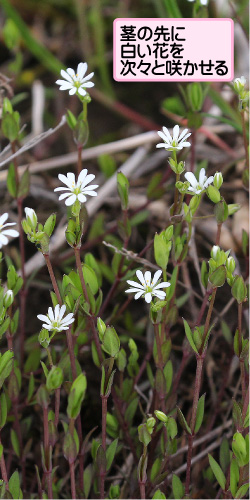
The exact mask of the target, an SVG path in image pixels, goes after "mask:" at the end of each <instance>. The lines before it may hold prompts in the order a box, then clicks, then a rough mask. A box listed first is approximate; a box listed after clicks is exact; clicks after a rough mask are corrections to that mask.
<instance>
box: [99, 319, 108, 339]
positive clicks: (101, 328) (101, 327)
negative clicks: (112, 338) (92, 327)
mask: <svg viewBox="0 0 250 500" xmlns="http://www.w3.org/2000/svg"><path fill="white" fill-rule="evenodd" d="M97 329H98V333H99V337H100V339H101V340H102V339H103V335H104V333H105V331H106V325H105V323H104V321H102V319H101V318H98V319H97Z"/></svg>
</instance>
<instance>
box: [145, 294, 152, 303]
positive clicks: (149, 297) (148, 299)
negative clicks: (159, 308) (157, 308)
mask: <svg viewBox="0 0 250 500" xmlns="http://www.w3.org/2000/svg"><path fill="white" fill-rule="evenodd" d="M145 300H146V302H147V303H148V304H150V302H151V300H152V294H151V293H150V292H149V293H146V295H145Z"/></svg>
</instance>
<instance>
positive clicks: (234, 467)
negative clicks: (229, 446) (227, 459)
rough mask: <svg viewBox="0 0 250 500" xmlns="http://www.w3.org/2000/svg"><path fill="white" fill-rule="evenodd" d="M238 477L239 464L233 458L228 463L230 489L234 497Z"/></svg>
mask: <svg viewBox="0 0 250 500" xmlns="http://www.w3.org/2000/svg"><path fill="white" fill-rule="evenodd" d="M239 477H240V472H239V466H238V464H237V462H236V459H235V458H233V459H232V462H231V465H230V490H231V493H232V495H233V497H235V494H236V491H237V488H238V482H239Z"/></svg>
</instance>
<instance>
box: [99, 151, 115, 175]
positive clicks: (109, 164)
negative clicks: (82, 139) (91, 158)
mask: <svg viewBox="0 0 250 500" xmlns="http://www.w3.org/2000/svg"><path fill="white" fill-rule="evenodd" d="M97 161H98V165H99V167H100V169H101V171H102V172H103V174H104V175H105V177H107V178H109V177H111V176H112V175H113V174H114V173H115V171H116V162H115V159H114V158H113V156H111V155H108V154H102V155H100V156H99V157H98V158H97Z"/></svg>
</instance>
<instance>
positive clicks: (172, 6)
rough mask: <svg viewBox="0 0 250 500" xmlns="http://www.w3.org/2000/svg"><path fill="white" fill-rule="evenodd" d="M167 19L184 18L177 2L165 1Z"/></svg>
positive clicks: (174, 0) (172, 0) (173, 0)
mask: <svg viewBox="0 0 250 500" xmlns="http://www.w3.org/2000/svg"><path fill="white" fill-rule="evenodd" d="M163 3H164V6H165V9H166V13H167V17H182V14H181V11H180V9H179V7H178V4H177V2H176V0H163Z"/></svg>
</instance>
